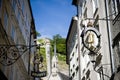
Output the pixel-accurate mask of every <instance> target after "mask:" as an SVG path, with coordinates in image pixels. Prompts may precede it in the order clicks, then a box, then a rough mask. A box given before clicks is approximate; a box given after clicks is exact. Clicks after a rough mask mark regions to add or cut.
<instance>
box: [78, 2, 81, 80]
mask: <svg viewBox="0 0 120 80" xmlns="http://www.w3.org/2000/svg"><path fill="white" fill-rule="evenodd" d="M78 2H79V1H78ZM80 10H81V8H80V2H79V3H78V5H77V18H78V19H77V35H78V66H79V70H78V79H79V80H81V65H80V64H81V55H80Z"/></svg>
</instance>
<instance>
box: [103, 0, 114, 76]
mask: <svg viewBox="0 0 120 80" xmlns="http://www.w3.org/2000/svg"><path fill="white" fill-rule="evenodd" d="M104 2H105V14H106V23H107V32H108V42H109V44H108V45H109V51H110V61H111V63H110V64H111V74H113V73H114V57H113V50H112V40H111V39H112V38H111V30H110V24H109V22H108V4H107V3H108V1H107V0H104Z"/></svg>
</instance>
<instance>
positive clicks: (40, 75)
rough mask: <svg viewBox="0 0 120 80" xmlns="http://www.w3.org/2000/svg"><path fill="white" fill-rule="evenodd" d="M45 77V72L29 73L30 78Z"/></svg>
mask: <svg viewBox="0 0 120 80" xmlns="http://www.w3.org/2000/svg"><path fill="white" fill-rule="evenodd" d="M46 75H47V71H41V72H35V71H31V76H32V77H45V76H46Z"/></svg>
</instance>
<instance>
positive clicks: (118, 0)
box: [116, 0, 120, 12]
mask: <svg viewBox="0 0 120 80" xmlns="http://www.w3.org/2000/svg"><path fill="white" fill-rule="evenodd" d="M116 2H117V8H118V12H120V0H116Z"/></svg>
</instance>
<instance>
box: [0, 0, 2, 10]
mask: <svg viewBox="0 0 120 80" xmlns="http://www.w3.org/2000/svg"><path fill="white" fill-rule="evenodd" d="M1 6H2V0H0V8H1Z"/></svg>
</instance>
